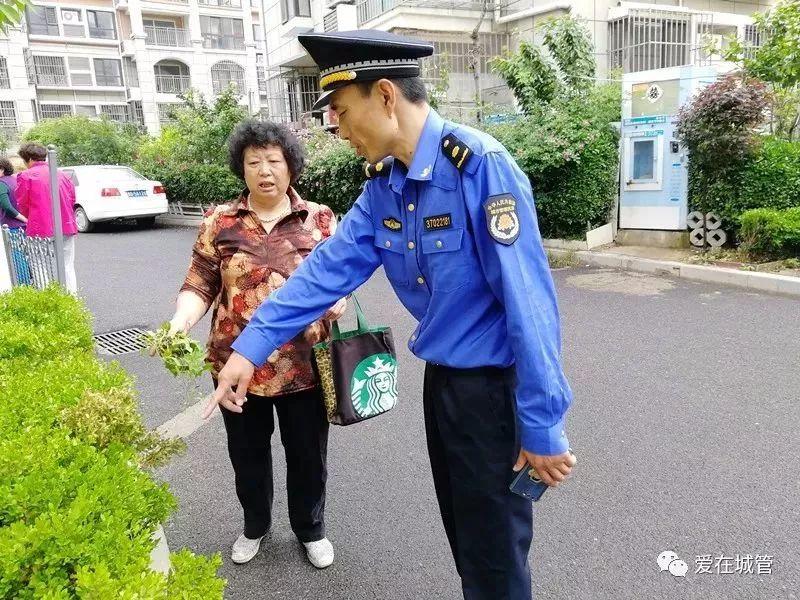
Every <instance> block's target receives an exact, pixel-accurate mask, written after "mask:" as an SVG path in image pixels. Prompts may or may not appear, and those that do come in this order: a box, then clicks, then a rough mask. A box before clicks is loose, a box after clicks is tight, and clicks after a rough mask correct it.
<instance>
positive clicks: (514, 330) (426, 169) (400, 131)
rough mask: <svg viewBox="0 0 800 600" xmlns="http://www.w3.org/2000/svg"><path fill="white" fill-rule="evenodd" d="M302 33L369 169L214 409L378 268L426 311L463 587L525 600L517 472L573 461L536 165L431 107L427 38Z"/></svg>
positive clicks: (451, 529)
mask: <svg viewBox="0 0 800 600" xmlns="http://www.w3.org/2000/svg"><path fill="white" fill-rule="evenodd" d="M299 39H300V42H301V43H302V44H303V46H305V48H306V50H307V51H308V52H309V54H310V55H311V57H312V58H313V59H314V61H316V63H317V64H318V65H319V67H320V75H321V78H320V86H321V88H322V90H323V93H322V95H321V96H320V98H319V100H318V101H317V102H316V104H315V106H314V108H315V109H319V108H321V107H324V106H326V105H328V104H330V108H331V109H332V110H333V111H334V112H335V113H336V115H337V117H338V122H339V135H340V136H341V137H342V138H344V139H346V140H348V141H349V142H350V144H351V145H352V146H353V147H354V148H355V150H356V152H358V154H360V155H361V156H363V157H365V158H366V159H367V160H368V161H370V164H368V165H367V167H366V173H367V176H368V177H369V180H368V181H367V183H366V185H365V186H364V191H363V192H362V193H361V195H360V196H359V198H358V199H357V200H356V202H355V205H354V206H353V208H352V209H351V210H350V212H349V213H348V214H347V215H346V216H345V217H344V219H343V220H342V222H341V224H340V225H339V228H338V230H337V232H336V234H335V235H334V236H333V237H331V238H330V239H328V240H327V241H325V242H324V243H321V244H319V245H318V246H317V247H316V249H315V250H314V251H313V252H312V253H311V255H310V256H309V257H308V258H307V259H306V260H305V261H304V262H303V264H301V265H300V267H298V269H297V270H296V271H295V272H294V274H293V275H292V276H291V277H290V278H289V280H288V281H287V282H286V284H285V285H284V286H283V287H282V288H281V289H279V290H278V291H277V292H275V293H274V294H273V295H272V296H271V297H270V298H269V299H268V300H267V301H266V302H265V303H264V304H263V305H262V306H261V307H260V308H259V309H258V312H257V313H256V314H255V316H254V317H253V319H252V320H251V321H250V324H249V325H248V327H247V328H246V329H245V330H244V331H243V332H242V334H241V335H240V336H239V338H238V339H237V340H236V342H235V343H234V344H233V348H234V349H235V351H236V352H235V353H234V354H233V356H231V358H230V360H229V361H228V363H227V365H226V366H225V368H224V369H223V370H222V372H221V373H220V374H219V387H218V389H217V392H216V394H215V395H214V397H213V399H212V400H211V401H210V402H209V405H208V407H207V408H206V412H205V415H206V416H208V415H210V414H211V412H212V411H213V410H214V407H215V406H216V404H221V405H222V406H224V407H226V408H228V409H229V410H234V411H241V408H240V407H241V405H242V403H243V402H244V392H245V390H247V384H248V382H249V380H250V377H251V375H252V373H253V369H254V367H255V366H258V365H261V364H263V363H264V362H265V361H266V360H267V357H269V355H270V354H272V352H273V351H274V350H275V349H276V348H278V347H279V346H281V344H283V343H284V342H286V341H287V340H289V339H291V338H292V337H294V336H295V335H296V334H297V333H298V332H299V331H301V330H302V329H303V328H304V327H306V325H308V324H309V323H312V322H313V321H315V320H317V319H319V318H320V316H322V314H323V313H324V312H325V311H326V310H327V309H328V308H329V307H330V306H331V305H332V304H334V303H335V302H336V301H337V300H338V299H339V298H341V297H343V296H345V295H347V294H349V293H350V292H352V291H353V290H355V289H356V288H357V287H358V286H360V285H361V284H362V283H364V282H365V281H366V280H367V279H368V278H369V277H370V275H372V273H373V271H375V269H376V268H377V267H378V266H379V265H383V267H384V269H385V271H386V275H387V277H388V279H389V281H390V282H391V284H392V287H393V288H394V290H395V292H396V293H397V295H398V297H399V298H400V301H401V302H402V303H403V304H404V305H405V307H406V308H407V309H408V310H409V311H410V312H411V314H412V315H413V316H414V317H415V318H416V319H417V321H419V324H418V325H417V328H416V330H415V331H414V334H413V335H412V336H411V339H410V341H409V348H410V349H411V351H412V352H413V353H414V354H415V355H416V356H418V357H420V358H422V359H423V360H425V361H426V362H427V366H426V369H425V385H424V392H423V395H424V398H423V404H424V413H425V427H426V434H427V441H428V452H429V455H430V461H431V468H432V471H433V479H434V483H435V488H436V495H437V498H438V501H439V508H440V511H441V515H442V519H443V521H444V528H445V531H446V532H447V537H448V540H449V542H450V547H451V549H452V552H453V557H454V558H455V563H456V567H457V570H458V573H459V575H460V576H461V582H462V588H463V592H464V598H466V599H469V600H472V599H476V600H478V599H480V600H504V599H508V600H521V599H528V598H530V597H531V576H530V570H529V567H528V552H529V550H530V545H531V539H532V529H533V528H532V510H531V505H530V502H529V501H527V500H525V499H524V498H522V497H521V496H517V495H515V494H513V493H511V492H510V491H509V489H508V488H509V483H510V481H511V479H512V477H513V474H514V471H518V470H519V469H521V468H523V466H524V465H525V463H528V464H529V465H531V466H532V467H533V468H535V469H536V471H537V472H538V473H539V475H540V477H541V478H542V479H543V480H544V481H545V482H546V483H547V484H549V485H551V486H555V485H558V484H559V483H560V482H563V481H564V480H565V478H566V477H567V476H568V475H569V474H570V471H571V469H572V467H573V465H574V464H575V458H574V457H573V456H572V455H571V454H570V453H569V452H568V443H567V437H566V434H565V432H564V417H565V413H566V411H567V408H568V407H569V405H570V402H571V399H572V394H571V392H570V388H569V385H568V384H567V381H566V378H565V377H564V373H563V371H562V368H561V362H560V346H561V342H560V330H559V328H560V326H559V317H558V309H557V306H556V297H555V292H554V286H553V281H552V279H551V276H550V270H549V267H548V262H547V257H546V255H545V252H544V250H543V248H542V242H541V238H540V235H539V231H538V226H537V222H536V212H535V210H534V204H533V195H532V192H531V187H530V183H529V182H528V178H527V177H526V176H525V174H524V173H523V172H522V171H521V170H520V169H519V167H518V166H517V165H516V164H515V162H514V160H513V159H512V158H511V156H510V155H509V154H508V152H507V151H506V150H505V148H503V146H501V145H500V144H499V143H498V142H497V141H496V140H495V139H493V138H492V137H490V136H489V135H486V134H485V133H482V132H479V131H476V130H474V129H471V128H469V127H465V126H462V125H457V124H455V123H451V122H448V121H445V120H444V119H442V117H440V116H439V115H438V114H437V113H436V112H435V111H434V110H432V109H431V107H430V106H429V105H428V104H427V101H426V92H425V87H424V84H423V82H422V80H421V79H420V78H419V73H420V67H419V62H418V61H419V59H420V58H422V57H424V56H429V55H431V54H432V53H433V47H432V45H431V44H428V43H425V42H421V41H417V40H412V39H406V38H401V37H398V36H395V35H392V34H389V33H384V32H379V31H352V32H336V33H328V34H308V35H302V36H300V38H299ZM385 157H388V158H385ZM331 185H335V182H331ZM236 390H239V391H238V392H237V391H236Z"/></svg>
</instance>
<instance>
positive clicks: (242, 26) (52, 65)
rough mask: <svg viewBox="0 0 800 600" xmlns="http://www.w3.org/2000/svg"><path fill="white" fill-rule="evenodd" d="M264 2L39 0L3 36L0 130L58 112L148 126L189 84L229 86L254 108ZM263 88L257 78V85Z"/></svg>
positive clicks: (163, 117) (163, 118)
mask: <svg viewBox="0 0 800 600" xmlns="http://www.w3.org/2000/svg"><path fill="white" fill-rule="evenodd" d="M261 4H262V0H59V1H52V0H42V1H38V0H35V2H34V3H33V4H32V5H30V6H29V7H28V9H27V11H26V15H25V20H24V22H23V23H22V24H21V26H20V27H18V28H15V29H11V30H9V31H8V32H7V34H6V35H5V36H3V35H2V34H0V130H3V131H4V132H5V134H6V137H13V136H14V135H15V134H16V133H18V132H19V131H23V130H25V129H26V128H28V127H30V126H31V125H33V124H34V123H36V122H37V121H39V120H41V119H47V118H52V117H59V116H62V115H69V114H74V115H86V116H89V117H96V116H101V115H105V116H106V117H108V118H110V119H113V120H115V121H120V122H132V123H136V124H138V125H139V126H142V127H144V128H146V129H147V130H148V131H149V132H151V133H156V132H158V131H159V129H160V126H161V124H163V123H165V122H167V121H169V119H170V118H171V113H172V108H173V107H174V106H175V105H178V104H180V103H181V99H180V96H179V95H180V94H182V93H183V92H185V91H187V90H188V89H189V88H192V89H195V90H197V91H199V92H201V93H203V94H204V95H205V96H206V97H207V98H211V97H213V96H214V95H215V94H218V93H219V92H220V91H221V90H222V89H224V88H225V87H226V86H227V85H229V84H230V83H233V84H235V85H236V87H237V88H238V90H239V93H240V94H241V98H242V99H241V102H242V104H244V105H245V106H247V107H248V110H249V111H250V113H251V114H257V113H258V112H259V111H260V110H261V98H260V94H259V83H258V82H259V80H260V79H261V80H263V76H262V77H261V78H260V79H259V68H260V65H263V63H264V56H265V50H266V48H265V45H264V22H263V13H262V9H261ZM261 87H262V88H263V85H262V86H261Z"/></svg>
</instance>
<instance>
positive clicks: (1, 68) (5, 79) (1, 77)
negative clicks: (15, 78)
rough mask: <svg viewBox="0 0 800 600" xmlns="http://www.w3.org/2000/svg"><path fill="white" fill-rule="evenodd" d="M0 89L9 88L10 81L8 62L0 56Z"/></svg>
mask: <svg viewBox="0 0 800 600" xmlns="http://www.w3.org/2000/svg"><path fill="white" fill-rule="evenodd" d="M0 88H4V89H10V88H11V79H10V78H9V76H8V62H7V61H6V57H5V56H0Z"/></svg>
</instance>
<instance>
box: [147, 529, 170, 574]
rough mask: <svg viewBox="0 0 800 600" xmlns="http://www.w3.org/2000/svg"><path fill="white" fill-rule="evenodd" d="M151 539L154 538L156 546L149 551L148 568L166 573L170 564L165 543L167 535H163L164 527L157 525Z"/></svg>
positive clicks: (167, 547)
mask: <svg viewBox="0 0 800 600" xmlns="http://www.w3.org/2000/svg"><path fill="white" fill-rule="evenodd" d="M153 539H154V540H156V542H157V543H156V547H155V548H153V551H152V552H151V553H150V570H151V571H156V572H157V573H163V574H164V575H166V574H167V573H169V570H170V568H171V567H172V564H171V563H170V560H169V546H168V545H167V536H166V535H164V528H163V527H162V526H161V525H159V526H158V529H156V531H155V533H153Z"/></svg>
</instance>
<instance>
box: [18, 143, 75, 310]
mask: <svg viewBox="0 0 800 600" xmlns="http://www.w3.org/2000/svg"><path fill="white" fill-rule="evenodd" d="M18 154H19V157H20V158H21V159H22V160H23V161H24V162H25V166H26V167H27V170H25V171H23V172H22V173H20V174H18V175H17V191H16V196H17V204H18V206H19V212H20V213H22V214H23V215H24V216H25V217H26V218H27V219H28V225H27V229H26V231H25V233H26V234H27V236H28V237H42V238H52V237H53V214H52V204H51V200H50V171H49V169H48V166H47V163H46V162H45V161H46V159H47V150H46V149H45V147H44V146H42V145H41V144H37V143H35V142H29V143H27V144H23V145H22V146H20V149H19V151H18ZM58 197H59V200H60V202H61V227H62V231H63V232H64V266H65V270H66V282H65V283H66V286H67V290H69V291H70V292H71V293H72V294H75V293H77V291H78V283H77V278H76V276H75V238H76V237H77V235H78V227H77V225H76V223H75V212H74V207H75V185H74V184H73V183H72V180H71V179H70V178H69V176H67V175H65V174H64V173H61V172H59V173H58ZM37 283H38V282H37Z"/></svg>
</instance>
